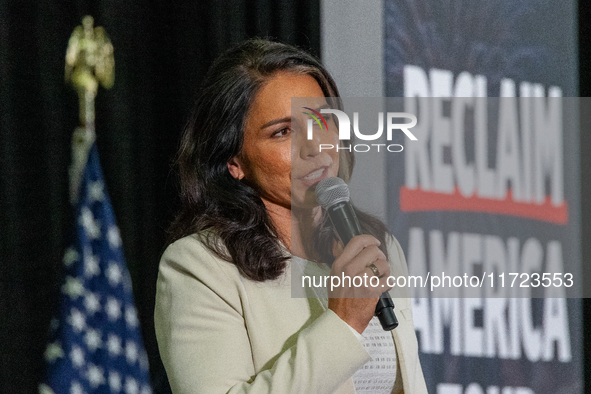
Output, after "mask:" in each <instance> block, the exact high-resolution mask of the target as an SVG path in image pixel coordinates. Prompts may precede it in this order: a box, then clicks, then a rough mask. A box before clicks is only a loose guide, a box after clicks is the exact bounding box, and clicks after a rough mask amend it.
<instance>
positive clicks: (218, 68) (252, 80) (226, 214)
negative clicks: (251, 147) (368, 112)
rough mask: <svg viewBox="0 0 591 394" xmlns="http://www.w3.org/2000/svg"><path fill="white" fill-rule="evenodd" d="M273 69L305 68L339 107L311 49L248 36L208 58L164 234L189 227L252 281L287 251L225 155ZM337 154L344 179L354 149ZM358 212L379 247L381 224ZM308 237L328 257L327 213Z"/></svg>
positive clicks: (279, 264)
mask: <svg viewBox="0 0 591 394" xmlns="http://www.w3.org/2000/svg"><path fill="white" fill-rule="evenodd" d="M279 71H289V72H294V73H300V74H307V75H310V76H311V77H313V78H314V79H316V81H317V82H318V84H319V85H320V88H321V89H322V92H323V93H324V95H325V96H326V97H332V98H334V100H333V101H334V102H332V103H330V104H331V105H334V107H333V108H335V107H336V108H339V109H341V108H342V105H341V102H340V99H339V92H338V89H337V87H336V84H335V82H334V80H333V79H332V77H331V76H330V75H329V73H328V72H327V71H326V70H325V69H324V67H323V66H322V65H321V64H320V62H319V61H318V60H316V59H315V58H314V57H313V56H311V55H310V54H308V53H306V52H305V51H302V50H300V49H298V48H295V47H293V46H290V45H286V44H282V43H277V42H272V41H268V40H264V39H251V40H248V41H245V42H243V43H241V44H239V45H237V46H235V47H234V48H232V49H230V50H228V51H227V52H225V53H224V54H222V55H221V56H220V57H218V58H217V59H216V60H215V61H214V63H213V64H212V66H211V68H210V69H209V71H208V73H207V75H206V77H205V79H204V81H203V83H202V86H201V88H200V90H199V93H198V96H197V100H196V102H195V106H194V110H193V114H192V116H191V118H190V120H189V122H188V124H187V127H186V129H185V131H184V134H183V137H182V140H181V144H180V149H179V152H178V157H177V165H178V169H179V175H180V186H181V196H180V197H181V210H180V212H179V214H178V215H177V217H176V219H175V221H174V222H173V224H172V226H171V228H170V241H171V242H172V241H175V240H177V239H179V238H182V237H185V236H188V235H191V234H196V235H197V237H199V239H200V240H201V242H203V244H204V245H205V246H206V247H207V248H208V249H209V250H211V251H212V252H213V253H215V254H216V255H217V256H219V257H220V258H222V259H224V260H227V261H229V262H232V263H233V264H235V265H236V266H237V267H238V268H239V269H240V271H241V272H242V274H243V275H244V276H246V277H247V278H249V279H252V280H255V281H265V280H271V279H276V278H277V277H279V276H280V275H281V274H282V272H283V271H284V269H285V267H286V261H287V260H288V259H289V258H290V256H289V254H288V253H286V252H285V248H284V247H283V246H282V244H281V242H280V240H279V237H278V235H277V231H276V229H275V227H274V225H273V223H272V221H271V219H270V217H269V215H268V213H267V209H266V207H265V205H264V204H263V201H262V200H261V198H260V196H259V195H258V193H257V191H256V190H255V189H253V188H252V187H250V186H249V185H248V184H247V182H245V181H240V180H237V179H235V178H234V177H232V175H230V172H229V170H228V161H229V160H230V159H231V158H233V157H235V156H237V155H239V154H240V152H241V149H242V143H243V139H244V138H243V137H244V127H245V122H246V118H247V115H248V111H249V109H250V106H251V104H252V102H253V99H254V97H255V95H256V93H257V92H258V91H259V90H260V89H261V87H262V86H264V84H265V83H266V82H267V81H268V80H269V79H270V78H271V77H273V75H274V74H275V73H277V72H279ZM342 143H347V142H346V141H342ZM339 154H340V159H339V160H340V161H339V162H340V166H339V176H340V177H341V178H343V179H344V180H345V181H348V180H349V178H350V176H351V172H352V169H353V164H354V159H353V155H352V153H351V152H348V151H347V150H341V151H340V153H339ZM357 215H358V218H359V221H360V223H361V226H362V228H363V229H364V231H365V232H366V233H368V234H372V235H374V236H375V237H376V238H378V239H379V240H380V242H381V246H380V248H382V250H383V251H384V252H385V253H386V248H385V246H386V242H385V238H386V234H387V229H386V226H385V225H384V224H383V223H382V222H381V221H379V220H377V219H375V218H373V217H372V216H370V215H368V214H365V213H363V212H360V211H358V210H357ZM314 240H315V241H314V248H315V249H316V250H315V252H316V253H317V254H318V257H319V259H321V260H322V261H325V262H327V263H329V264H330V263H332V261H333V260H334V257H333V255H332V246H333V240H334V234H333V231H332V228H331V226H330V220H328V217H327V216H326V215H325V217H323V219H322V221H321V224H320V225H319V226H318V227H317V228H316V230H315V234H314Z"/></svg>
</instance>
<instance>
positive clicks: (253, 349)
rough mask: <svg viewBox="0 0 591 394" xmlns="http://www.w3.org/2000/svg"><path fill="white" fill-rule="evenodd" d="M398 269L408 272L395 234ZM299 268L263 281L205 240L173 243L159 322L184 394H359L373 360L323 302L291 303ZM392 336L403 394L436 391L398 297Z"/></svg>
mask: <svg viewBox="0 0 591 394" xmlns="http://www.w3.org/2000/svg"><path fill="white" fill-rule="evenodd" d="M389 255H390V256H389V258H390V264H391V266H392V272H398V273H402V274H407V268H406V261H405V259H404V254H403V253H402V248H401V247H400V245H399V244H398V241H396V239H394V238H393V242H391V244H390V248H389ZM290 277H291V269H290V266H289V264H288V267H287V269H286V270H285V272H284V274H283V275H282V276H281V277H279V278H278V279H277V280H274V281H267V282H262V283H261V282H255V281H252V280H249V279H246V278H245V277H244V276H243V275H241V274H240V272H239V271H238V269H237V268H236V266H235V265H233V264H231V263H228V262H226V261H223V260H221V259H219V258H218V257H216V256H215V255H213V254H212V253H211V252H210V251H209V250H207V249H206V248H205V247H204V246H203V245H202V243H201V242H200V241H199V240H198V239H197V238H196V236H189V237H185V238H182V239H180V240H178V241H176V242H174V243H173V244H171V245H170V246H169V247H168V248H167V249H166V251H165V252H164V255H163V256H162V260H161V262H160V270H159V274H158V282H157V292H156V309H155V324H156V326H155V327H156V336H157V339H158V347H159V350H160V355H161V357H162V361H163V363H164V367H165V368H166V372H167V374H168V379H169V382H170V385H171V388H172V391H173V392H174V393H175V394H189V393H199V394H201V393H203V394H218V393H250V394H263V393H277V394H283V393H286V394H287V393H293V394H296V393H302V394H315V393H318V394H329V393H337V394H354V393H355V387H354V385H353V381H352V379H351V377H352V375H353V374H354V373H355V371H357V370H358V369H359V368H360V367H361V366H363V364H365V363H366V362H367V361H368V360H369V355H368V354H367V352H366V351H365V349H364V348H363V346H362V345H361V343H360V341H359V340H358V339H357V338H356V337H355V335H354V334H353V332H352V331H351V329H350V327H349V326H348V325H347V324H346V323H345V322H344V321H343V320H341V319H340V318H339V317H338V316H337V315H336V314H335V313H334V312H332V311H331V310H325V309H324V307H323V306H322V305H321V302H320V301H319V300H318V299H315V298H292V295H291V290H290V288H291V284H290ZM394 302H395V305H396V307H395V312H396V315H397V317H398V320H399V326H398V327H397V328H396V329H395V330H393V331H392V335H393V338H394V343H395V345H396V353H397V356H398V363H399V365H400V368H401V376H402V383H403V388H404V393H406V394H423V393H427V389H426V386H425V380H424V377H423V373H422V370H421V365H420V363H419V358H418V352H417V339H416V335H415V331H414V326H413V322H412V312H411V304H410V300H409V299H408V298H397V299H394Z"/></svg>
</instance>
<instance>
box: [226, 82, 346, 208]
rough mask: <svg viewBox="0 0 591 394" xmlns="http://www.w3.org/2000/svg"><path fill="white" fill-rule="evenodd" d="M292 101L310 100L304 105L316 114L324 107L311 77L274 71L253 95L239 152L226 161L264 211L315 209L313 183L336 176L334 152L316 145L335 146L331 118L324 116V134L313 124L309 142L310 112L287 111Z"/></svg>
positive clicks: (336, 137)
mask: <svg viewBox="0 0 591 394" xmlns="http://www.w3.org/2000/svg"><path fill="white" fill-rule="evenodd" d="M292 97H310V99H309V100H305V102H306V106H307V107H309V108H313V109H314V110H316V111H319V110H320V109H321V108H328V107H329V106H328V103H327V102H326V100H325V99H324V93H323V92H322V89H321V88H320V86H319V85H318V83H317V82H316V80H315V79H314V78H313V77H311V76H309V75H305V74H295V73H290V72H278V73H276V74H275V75H274V76H273V77H271V79H270V80H269V81H267V83H266V84H265V85H264V86H263V88H262V89H261V90H259V92H258V93H257V95H256V96H255V99H254V102H253V103H252V106H251V108H250V111H249V113H248V115H247V118H246V127H245V131H244V145H243V147H242V152H241V153H240V155H239V156H238V157H235V158H233V159H232V160H230V162H229V163H228V168H229V170H230V173H231V174H232V176H234V177H235V178H238V179H242V178H244V179H245V181H247V182H248V183H249V184H250V185H251V186H253V187H254V188H255V189H257V191H258V192H259V193H260V195H261V197H262V199H263V201H264V202H265V204H266V205H267V208H271V206H280V207H284V208H289V209H291V208H292V204H293V205H295V207H301V208H311V207H314V206H316V205H317V204H316V200H315V195H314V190H315V187H316V184H318V182H320V180H322V179H324V178H326V177H332V176H337V172H338V169H339V157H338V153H337V152H336V149H330V150H326V149H323V150H322V151H320V150H319V146H320V144H331V145H333V146H337V145H338V134H337V133H338V132H337V127H336V125H335V123H334V122H333V121H332V118H331V117H329V116H325V119H326V123H327V125H328V130H326V129H324V130H321V129H320V127H318V125H315V126H314V132H313V139H312V140H308V139H307V120H308V119H309V118H310V117H309V116H308V115H305V114H304V113H303V112H304V111H305V112H310V111H308V110H305V109H303V108H302V109H301V111H299V110H298V111H295V113H292V111H291V110H292V108H291V98H292ZM314 123H315V122H314ZM269 204H271V206H269Z"/></svg>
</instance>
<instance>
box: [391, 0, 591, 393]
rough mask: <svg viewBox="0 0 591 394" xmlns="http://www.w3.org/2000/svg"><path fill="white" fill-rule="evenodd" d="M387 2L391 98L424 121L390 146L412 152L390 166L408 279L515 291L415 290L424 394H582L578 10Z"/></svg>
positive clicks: (395, 228)
mask: <svg viewBox="0 0 591 394" xmlns="http://www.w3.org/2000/svg"><path fill="white" fill-rule="evenodd" d="M384 5H385V30H386V31H385V76H386V85H387V88H386V89H387V90H386V95H387V96H390V97H405V99H404V110H405V111H406V112H409V113H414V114H415V115H416V116H417V119H418V122H417V125H416V127H414V128H413V129H411V130H412V132H413V133H415V135H416V137H417V139H418V140H417V141H408V140H407V139H404V138H402V137H401V138H400V139H398V140H396V139H394V140H393V142H394V143H400V144H402V145H403V146H404V152H403V154H397V155H394V154H392V155H387V159H386V161H387V187H388V193H387V196H388V207H387V212H388V225H389V228H390V230H392V232H393V233H394V235H395V236H396V237H397V238H398V240H399V241H400V243H401V245H402V247H403V248H404V250H405V253H406V257H407V262H408V265H409V270H410V275H411V276H412V275H413V274H414V275H423V276H424V275H426V273H427V272H429V271H430V270H432V269H434V267H437V269H439V270H440V271H445V270H447V272H448V273H450V274H451V273H452V272H453V273H455V274H457V275H458V276H463V275H468V276H471V275H475V276H479V275H480V274H482V277H483V279H489V278H491V279H492V278H495V279H496V280H497V281H498V280H500V279H501V278H502V279H503V280H507V279H509V278H511V280H513V282H512V284H513V285H514V286H509V282H505V287H503V289H504V290H499V289H500V287H498V288H497V290H496V291H501V293H498V292H497V293H494V294H493V293H491V292H487V291H486V290H482V291H481V292H480V293H478V292H477V293H475V294H476V295H475V296H473V297H466V296H463V297H462V296H461V294H460V293H457V294H458V296H457V297H453V296H452V295H453V294H446V295H447V296H448V297H439V298H431V299H427V298H426V297H429V296H430V294H428V293H427V291H426V290H424V289H421V288H420V287H418V288H415V289H413V290H412V293H413V296H414V300H413V312H414V320H415V328H416V330H417V336H418V340H419V351H420V355H421V362H422V366H423V372H424V374H425V378H426V381H427V387H428V389H429V392H431V393H438V394H448V393H449V394H463V393H467V394H479V393H486V394H528V393H538V394H541V393H582V392H583V377H582V376H583V375H582V337H581V327H582V313H581V300H580V298H577V294H578V295H579V296H580V293H577V292H574V293H571V292H570V290H567V288H566V287H565V286H564V275H565V274H566V273H570V274H571V279H573V280H574V282H577V283H578V285H576V286H575V287H577V286H578V291H580V290H581V287H582V286H581V282H580V280H581V278H580V271H581V264H582V263H581V254H580V253H581V252H580V250H581V240H580V222H579V217H580V215H579V205H580V204H579V203H580V202H579V156H578V141H579V136H578V125H577V122H576V119H577V118H578V112H577V111H578V107H579V106H580V105H583V104H582V103H580V102H579V101H578V100H576V99H573V98H569V97H572V96H575V95H576V88H575V87H576V84H577V73H576V63H577V58H576V51H575V48H576V30H575V27H576V12H575V10H576V5H575V3H574V2H573V1H566V2H551V1H542V2H539V1H531V0H522V1H512V0H505V1H495V2H490V1H470V2H466V1H454V2H436V1H410V0H409V1H406V0H385V3H384ZM486 97H489V98H488V99H487V98H486ZM491 97H500V98H496V99H491ZM530 98H534V99H530ZM487 267H488V268H490V267H494V269H493V270H492V271H490V270H489V271H487ZM503 271H504V272H505V274H506V276H503V277H501V276H499V273H501V272H503ZM558 273H560V275H558ZM511 274H514V275H511ZM544 274H547V275H544ZM489 275H490V277H489ZM536 275H538V277H536ZM535 278H537V279H539V280H546V282H545V283H550V284H551V285H550V286H549V287H546V286H544V285H543V284H542V285H541V286H540V285H538V286H534V284H535V280H534V279H535ZM515 280H516V281H517V282H515ZM532 280H533V281H532ZM548 280H550V282H547V281H548ZM552 280H556V281H555V282H552ZM516 283H517V285H515V284H516ZM558 284H560V286H557V285H558ZM523 287H527V289H528V290H527V294H525V295H524V294H522V293H521V294H515V293H513V292H512V290H511V289H522V288H523ZM568 297H571V298H568Z"/></svg>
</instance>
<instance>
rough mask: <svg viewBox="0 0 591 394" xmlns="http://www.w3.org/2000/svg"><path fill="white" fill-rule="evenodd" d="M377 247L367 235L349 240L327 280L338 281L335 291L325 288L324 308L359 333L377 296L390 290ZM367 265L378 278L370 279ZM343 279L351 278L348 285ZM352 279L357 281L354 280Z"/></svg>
mask: <svg viewBox="0 0 591 394" xmlns="http://www.w3.org/2000/svg"><path fill="white" fill-rule="evenodd" d="M379 245H380V241H378V240H377V239H376V238H374V237H372V236H371V235H358V236H356V237H353V239H351V241H350V242H349V243H348V244H347V246H346V247H345V248H344V249H343V251H342V253H340V255H339V256H338V257H337V258H336V259H335V261H334V263H333V264H332V268H331V270H330V275H331V277H335V276H336V277H338V278H339V279H341V283H340V286H339V287H334V288H332V287H330V286H329V287H328V308H329V309H331V310H332V311H333V312H335V313H336V314H337V315H338V316H339V317H340V318H341V319H343V320H344V321H345V322H346V323H347V324H349V325H350V326H351V327H353V328H354V329H355V330H357V332H359V333H362V332H363V331H364V330H365V328H366V327H367V325H368V324H369V321H370V320H371V318H372V317H373V315H374V313H375V308H376V304H377V302H378V298H379V297H380V295H381V294H382V293H383V292H384V291H387V290H390V287H388V285H387V282H386V280H387V278H388V276H389V275H390V266H389V264H388V262H387V261H386V256H385V255H384V253H383V252H382V251H381V250H380V249H379ZM335 252H336V253H335V254H337V253H338V251H335ZM371 264H374V265H375V267H376V268H377V269H378V270H379V273H380V276H379V278H374V279H372V277H375V273H374V270H375V268H374V270H372V269H371V268H370V265H371ZM343 276H344V278H345V280H343ZM347 277H350V278H351V280H350V281H351V283H349V280H348V279H347ZM354 277H359V278H358V279H355V280H354ZM335 282H336V279H335ZM355 284H357V285H359V284H361V286H355Z"/></svg>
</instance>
